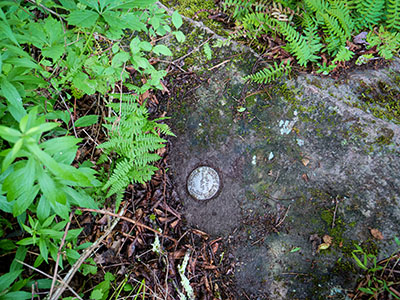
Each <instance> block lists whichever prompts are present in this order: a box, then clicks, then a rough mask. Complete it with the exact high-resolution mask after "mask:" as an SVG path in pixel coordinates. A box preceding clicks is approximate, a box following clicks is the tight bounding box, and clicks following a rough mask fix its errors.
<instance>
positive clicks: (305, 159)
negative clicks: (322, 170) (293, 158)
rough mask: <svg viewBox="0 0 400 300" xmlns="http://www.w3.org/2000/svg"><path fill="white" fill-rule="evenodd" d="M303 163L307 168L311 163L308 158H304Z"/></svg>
mask: <svg viewBox="0 0 400 300" xmlns="http://www.w3.org/2000/svg"><path fill="white" fill-rule="evenodd" d="M301 162H302V163H303V165H304V166H305V167H307V165H308V164H309V163H310V160H309V159H308V158H303V159H301Z"/></svg>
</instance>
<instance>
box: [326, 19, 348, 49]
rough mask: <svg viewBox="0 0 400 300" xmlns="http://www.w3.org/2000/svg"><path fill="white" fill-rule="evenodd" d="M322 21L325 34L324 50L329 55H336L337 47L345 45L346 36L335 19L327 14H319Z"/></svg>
mask: <svg viewBox="0 0 400 300" xmlns="http://www.w3.org/2000/svg"><path fill="white" fill-rule="evenodd" d="M320 16H321V18H322V19H323V20H324V25H323V30H324V33H325V37H326V38H325V41H326V42H327V46H326V48H327V49H328V52H329V53H331V54H336V53H337V52H338V51H339V47H340V46H342V45H345V44H346V40H347V38H346V35H345V33H344V30H343V28H342V27H341V26H340V25H339V22H338V21H337V19H336V18H335V17H333V16H331V15H329V14H327V13H322V14H320Z"/></svg>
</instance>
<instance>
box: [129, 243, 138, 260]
mask: <svg viewBox="0 0 400 300" xmlns="http://www.w3.org/2000/svg"><path fill="white" fill-rule="evenodd" d="M135 250H136V246H135V242H132V243H131V244H130V245H129V246H128V257H131V256H132V255H133V253H135Z"/></svg>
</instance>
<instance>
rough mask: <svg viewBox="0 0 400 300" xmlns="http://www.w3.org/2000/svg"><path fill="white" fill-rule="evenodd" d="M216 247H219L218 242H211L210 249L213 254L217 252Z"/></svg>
mask: <svg viewBox="0 0 400 300" xmlns="http://www.w3.org/2000/svg"><path fill="white" fill-rule="evenodd" d="M218 247H219V243H214V244H212V246H211V249H212V252H213V254H214V255H215V254H216V253H217V251H218Z"/></svg>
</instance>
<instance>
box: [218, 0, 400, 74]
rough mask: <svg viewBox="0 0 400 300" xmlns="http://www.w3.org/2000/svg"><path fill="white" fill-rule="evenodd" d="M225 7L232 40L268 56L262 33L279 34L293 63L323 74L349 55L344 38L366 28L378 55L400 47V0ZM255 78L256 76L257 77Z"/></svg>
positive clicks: (230, 1) (232, 2)
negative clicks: (231, 22) (233, 27)
mask: <svg viewBox="0 0 400 300" xmlns="http://www.w3.org/2000/svg"><path fill="white" fill-rule="evenodd" d="M276 3H278V4H279V5H277V4H276ZM224 8H225V9H226V10H227V11H229V10H230V9H231V12H232V16H233V17H234V18H235V19H236V21H237V27H236V30H235V32H234V33H233V34H232V35H230V39H233V38H236V39H245V40H246V41H247V43H248V44H249V45H251V46H253V47H255V48H256V49H257V50H259V51H262V52H266V54H267V55H268V54H269V53H268V51H269V49H268V47H267V44H266V43H265V42H264V41H265V40H266V36H268V37H269V38H268V39H269V40H275V41H276V38H275V36H278V37H279V38H280V39H282V40H283V41H285V42H286V44H285V45H282V46H281V47H282V49H284V50H286V51H287V52H289V53H290V54H291V55H292V56H293V57H294V58H295V61H296V62H297V64H299V65H300V66H302V67H306V66H308V65H309V64H310V63H313V64H316V65H317V66H318V67H319V70H317V72H318V73H322V74H324V75H327V74H329V73H330V72H331V71H332V70H334V69H335V68H336V67H337V66H338V65H340V64H339V63H340V62H346V61H349V60H350V59H352V58H353V56H354V53H353V52H352V51H351V50H349V47H348V42H349V41H351V38H352V35H353V34H354V33H358V32H360V31H361V30H362V29H367V30H369V31H370V33H369V34H368V39H369V40H368V42H369V43H370V45H369V47H370V48H372V47H374V46H377V48H378V52H379V55H380V56H381V57H383V58H385V59H390V58H391V57H392V56H393V55H394V54H395V53H397V52H398V50H399V48H400V46H399V45H398V34H399V32H398V30H399V28H400V25H399V24H400V17H399V16H400V13H399V12H400V4H399V1H396V0H388V1H385V0H368V1H363V0H352V1H342V0H302V1H262V0H250V1H242V0H225V2H224ZM376 25H381V27H380V29H379V33H377V32H376V31H375V30H374V26H376ZM322 57H323V59H322ZM327 58H328V59H327ZM264 71H265V70H264ZM282 74H283V73H282ZM282 74H281V75H282ZM254 75H255V74H254ZM259 75H261V73H259ZM264 75H265V74H264ZM278 77H279V76H278ZM254 78H257V79H258V80H259V76H255V77H254ZM266 82H268V80H266Z"/></svg>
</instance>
